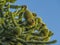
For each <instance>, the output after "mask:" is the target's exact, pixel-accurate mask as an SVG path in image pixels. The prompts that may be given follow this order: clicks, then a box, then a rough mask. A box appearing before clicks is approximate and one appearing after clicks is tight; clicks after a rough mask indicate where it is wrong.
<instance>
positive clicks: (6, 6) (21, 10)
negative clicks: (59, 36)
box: [0, 0, 56, 45]
mask: <svg viewBox="0 0 60 45" xmlns="http://www.w3.org/2000/svg"><path fill="white" fill-rule="evenodd" d="M15 1H16V0H0V45H48V44H53V43H55V42H56V40H53V41H49V40H50V37H51V36H52V35H53V33H52V31H50V30H49V29H48V28H47V26H46V24H45V23H43V21H42V19H41V18H39V17H37V14H36V13H34V12H31V11H29V10H28V9H27V6H26V5H21V6H19V5H13V4H11V3H14V2H15ZM11 9H15V11H14V12H12V11H10V10H11Z"/></svg>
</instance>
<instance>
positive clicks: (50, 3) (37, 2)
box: [15, 0, 60, 45]
mask: <svg viewBox="0 0 60 45" xmlns="http://www.w3.org/2000/svg"><path fill="white" fill-rule="evenodd" d="M15 4H17V5H27V7H28V9H29V10H30V11H32V12H35V13H37V16H38V17H41V18H42V20H43V21H44V22H45V23H46V25H47V27H48V28H49V29H50V30H51V31H52V32H54V35H53V36H52V38H51V39H52V40H53V39H56V40H57V41H58V42H57V43H56V44H52V45H60V36H59V35H60V0H17V2H16V3H15Z"/></svg>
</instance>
